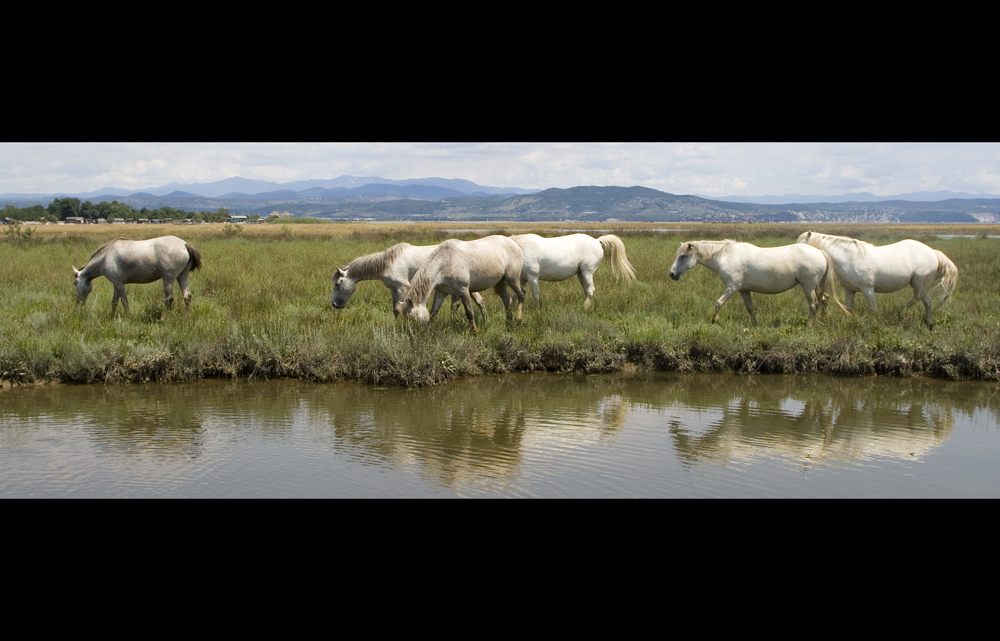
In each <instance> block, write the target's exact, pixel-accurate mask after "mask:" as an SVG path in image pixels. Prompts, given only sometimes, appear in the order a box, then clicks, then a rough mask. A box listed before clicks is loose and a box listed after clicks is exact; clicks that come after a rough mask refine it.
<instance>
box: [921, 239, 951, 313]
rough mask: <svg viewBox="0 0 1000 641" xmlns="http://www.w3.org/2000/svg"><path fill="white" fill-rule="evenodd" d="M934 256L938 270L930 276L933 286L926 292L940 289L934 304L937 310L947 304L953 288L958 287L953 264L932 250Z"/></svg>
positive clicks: (942, 253)
mask: <svg viewBox="0 0 1000 641" xmlns="http://www.w3.org/2000/svg"><path fill="white" fill-rule="evenodd" d="M934 254H935V255H936V256H937V261H938V268H937V271H936V272H935V273H934V276H932V281H933V282H934V284H933V285H932V286H931V287H930V288H928V290H927V291H928V292H930V291H931V289H934V288H935V287H940V288H941V289H942V290H943V292H944V293H943V294H941V298H939V299H938V301H937V303H935V304H934V309H935V310H937V308H938V307H941V306H942V305H944V304H945V303H947V302H948V299H949V298H951V295H952V294H953V293H954V292H955V287H956V286H957V285H958V267H956V266H955V263H953V262H951V259H950V258H948V257H947V256H945V255H944V252H941V251H938V250H936V249H935V250H934Z"/></svg>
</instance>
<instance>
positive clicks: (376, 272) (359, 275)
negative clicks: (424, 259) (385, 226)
mask: <svg viewBox="0 0 1000 641" xmlns="http://www.w3.org/2000/svg"><path fill="white" fill-rule="evenodd" d="M409 247H411V245H410V244H409V243H399V244H398V245H393V246H392V247H390V248H389V249H386V250H385V251H380V252H375V253H373V254H368V255H366V256H360V257H358V258H355V259H354V260H352V261H351V262H350V263H348V264H347V267H344V271H345V272H347V273H348V274H350V275H351V278H355V279H365V278H372V277H378V276H381V275H382V274H383V273H384V272H385V270H386V269H388V268H389V266H390V265H392V263H393V262H394V261H395V260H396V258H398V257H399V255H400V254H401V253H403V251H404V250H405V249H407V248H409Z"/></svg>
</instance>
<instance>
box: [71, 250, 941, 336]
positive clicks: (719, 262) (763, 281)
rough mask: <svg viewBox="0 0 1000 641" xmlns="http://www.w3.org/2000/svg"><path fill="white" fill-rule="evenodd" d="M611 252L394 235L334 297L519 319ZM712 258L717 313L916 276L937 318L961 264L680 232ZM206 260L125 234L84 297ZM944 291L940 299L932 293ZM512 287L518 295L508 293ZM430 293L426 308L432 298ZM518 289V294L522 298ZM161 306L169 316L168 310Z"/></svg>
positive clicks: (621, 272) (884, 289)
mask: <svg viewBox="0 0 1000 641" xmlns="http://www.w3.org/2000/svg"><path fill="white" fill-rule="evenodd" d="M605 259H607V260H608V263H609V266H610V268H611V273H612V275H613V276H614V278H615V279H616V280H619V281H625V282H631V281H634V280H635V270H634V269H633V268H632V265H631V264H630V263H629V261H628V258H627V256H626V253H625V245H624V243H622V241H621V239H620V238H619V237H618V236H615V235H613V234H608V235H605V236H601V237H600V238H594V237H592V236H589V235H587V234H570V235H568V236H558V237H555V238H543V237H541V236H538V235H537V234H520V235H515V236H499V235H496V236H487V237H485V238H480V239H477V240H470V241H463V240H457V239H451V240H446V241H444V242H443V243H441V244H439V245H429V246H422V247H418V246H413V245H410V244H408V243H400V244H397V245H393V246H392V247H390V248H388V249H386V250H385V251H382V252H376V253H374V254H368V255H366V256H361V257H358V258H355V259H354V260H353V261H351V262H350V263H348V264H347V265H345V266H344V267H340V268H338V269H337V271H336V272H335V273H334V274H333V276H332V280H333V284H334V290H333V298H332V301H331V302H332V305H333V307H335V308H337V309H343V308H344V307H346V306H347V301H348V300H349V299H350V297H351V294H353V293H354V290H355V288H356V286H357V283H358V282H360V281H364V280H381V281H382V283H383V284H384V285H385V286H386V287H387V288H389V290H390V292H391V293H392V308H393V312H394V313H395V314H396V315H401V316H403V317H404V318H410V319H414V320H417V321H421V322H427V321H429V320H430V319H431V318H433V317H434V316H435V315H436V314H437V312H438V310H439V309H440V307H441V305H442V303H443V302H444V299H445V298H447V297H448V296H451V297H452V304H453V308H454V307H457V306H458V305H459V304H461V305H463V306H464V308H465V314H466V317H467V318H468V319H469V322H470V323H471V325H472V331H473V332H477V331H478V326H477V325H476V320H475V315H474V314H473V311H472V304H473V303H475V304H476V305H477V306H478V307H479V309H480V310H481V312H482V314H483V317H484V318H485V317H486V307H485V305H484V304H483V298H482V296H481V295H480V294H479V292H482V291H486V290H488V289H490V288H492V289H493V290H494V291H495V292H496V293H497V295H498V296H500V299H501V300H502V301H503V304H504V308H505V309H506V312H507V320H508V321H510V320H512V319H513V318H514V317H515V316H516V318H517V319H518V320H520V319H521V314H522V306H523V304H524V298H525V287H526V286H529V287H530V288H531V293H532V295H533V296H534V298H535V302H536V304H537V305H538V306H539V307H541V304H542V302H541V296H540V294H539V288H538V282H539V281H561V280H566V279H568V278H572V277H573V276H576V277H577V278H578V279H579V281H580V286H581V287H582V288H583V294H584V306H585V307H589V306H590V305H591V303H592V301H593V297H594V291H595V287H594V272H595V271H596V270H597V268H598V267H599V266H600V265H601V263H602V262H603V261H604V260H605ZM699 264H701V265H704V266H705V267H707V268H708V269H710V270H712V271H713V272H715V273H716V274H717V275H718V276H719V278H721V279H722V282H723V284H724V285H725V289H724V290H723V292H722V296H720V297H719V299H718V300H716V301H715V313H714V315H713V316H712V322H713V323H714V322H716V321H718V319H719V310H720V309H721V308H722V305H723V304H725V302H726V301H727V300H728V299H729V298H730V297H731V296H732V295H733V294H735V293H736V292H739V293H740V295H741V296H742V297H743V302H744V303H745V304H746V308H747V311H748V312H749V313H750V319H751V321H752V322H753V324H754V325H757V316H756V314H755V313H754V309H753V302H752V300H751V297H750V294H751V293H752V292H753V293H759V294H777V293H780V292H784V291H787V290H789V289H792V288H794V287H796V286H799V287H801V288H802V291H803V293H804V294H805V297H806V302H807V303H808V305H809V318H808V321H807V322H808V323H811V322H812V320H813V318H814V317H815V315H816V311H817V310H818V309H819V310H822V309H825V305H826V303H827V301H829V300H830V299H832V300H833V301H834V302H835V303H836V304H837V305H838V306H839V307H840V308H841V310H843V311H844V313H846V314H850V313H851V311H850V310H851V307H852V306H853V303H854V295H855V294H856V293H858V292H860V293H861V294H862V295H863V296H864V297H865V300H866V301H867V302H868V304H869V306H871V308H872V309H877V304H876V301H875V294H876V293H888V292H895V291H899V290H901V289H903V288H904V287H906V286H910V287H911V288H912V289H913V299H912V300H911V301H910V302H909V303H907V308H909V307H910V306H911V305H914V304H915V303H917V302H918V301H919V302H923V304H924V308H925V310H926V313H925V316H924V323H925V324H926V325H927V327H928V329H933V328H934V320H933V315H932V312H933V311H934V310H936V309H938V308H939V307H940V306H941V305H943V304H944V303H945V302H947V301H948V299H949V298H950V297H951V295H952V293H953V292H954V291H955V286H956V284H957V282H958V269H957V268H956V267H955V264H954V263H953V262H952V261H951V260H950V259H949V258H948V257H947V256H945V255H944V254H943V253H942V252H940V251H937V250H935V249H931V248H930V247H928V246H927V245H925V244H923V243H921V242H918V241H915V240H903V241H900V242H898V243H894V244H891V245H884V246H875V245H872V244H870V243H867V242H865V241H862V240H857V239H854V238H847V237H844V236H832V235H829V234H820V233H817V232H812V231H808V232H805V233H803V234H802V235H801V236H799V238H798V240H797V242H795V243H793V244H791V245H784V246H781V247H757V246H755V245H752V244H750V243H744V242H736V241H733V240H722V241H715V240H699V241H688V242H683V243H681V246H680V248H679V249H678V250H677V256H676V258H675V260H674V263H673V265H672V266H671V267H670V277H671V278H672V279H674V280H679V279H680V278H681V276H682V275H683V274H684V273H685V272H687V271H688V270H689V269H691V268H693V267H695V266H696V265H699ZM199 267H201V255H200V254H199V253H198V250H197V249H195V248H194V247H193V246H192V245H191V244H190V243H187V242H185V241H183V240H181V239H180V238H177V237H176V236H162V237H159V238H152V239H149V240H139V241H135V240H127V239H124V238H117V239H115V240H112V241H110V242H108V243H106V244H104V245H102V246H101V247H100V248H99V249H98V250H97V251H95V252H94V254H93V255H92V256H91V257H90V260H89V261H88V262H87V264H86V265H85V266H84V267H83V269H80V270H77V269H76V268H75V267H74V268H73V274H74V278H75V280H74V282H75V285H76V291H77V300H78V301H79V302H80V303H83V302H85V301H86V299H87V295H88V294H89V293H90V291H91V281H92V280H93V279H94V278H97V277H100V276H104V277H105V278H107V279H108V280H110V281H111V283H112V285H113V286H114V290H115V293H114V298H113V299H112V302H111V308H112V312H114V310H115V309H116V307H117V305H118V301H119V299H121V301H122V303H123V305H124V307H125V309H126V310H128V297H127V296H126V293H125V284H126V283H152V282H155V281H157V280H162V281H163V293H164V298H165V310H164V315H165V314H166V310H169V309H170V306H171V304H172V302H173V287H174V282H177V283H178V284H180V286H181V290H182V295H183V298H184V303H185V306H186V307H188V308H190V306H191V291H190V290H189V289H188V284H187V277H188V274H189V273H190V272H191V270H193V269H198V268H199ZM835 281H839V282H840V284H841V286H842V287H843V288H844V291H845V292H846V305H845V304H844V303H842V302H841V301H840V299H839V297H838V296H837V290H836V286H835ZM938 289H940V290H941V294H940V296H939V297H938V300H937V302H936V303H933V301H932V296H931V293H932V292H935V291H936V290H938ZM512 294H513V295H512ZM431 295H433V296H434V301H433V303H432V305H431V309H430V311H428V310H427V302H428V300H429V299H430V297H431ZM515 299H516V302H515ZM162 318H163V316H161V319H162Z"/></svg>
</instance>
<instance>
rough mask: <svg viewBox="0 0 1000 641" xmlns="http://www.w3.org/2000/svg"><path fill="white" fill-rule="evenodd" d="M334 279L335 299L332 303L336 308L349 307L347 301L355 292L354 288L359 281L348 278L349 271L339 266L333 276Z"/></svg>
mask: <svg viewBox="0 0 1000 641" xmlns="http://www.w3.org/2000/svg"><path fill="white" fill-rule="evenodd" d="M331 280H332V281H333V300H332V301H331V304H332V305H333V306H334V308H336V309H344V308H345V307H347V301H348V300H349V299H350V298H351V294H353V293H354V288H355V287H357V285H358V283H357V281H355V280H353V279H351V278H348V277H347V272H346V271H345V270H344V269H342V268H339V267H338V268H337V271H336V272H334V274H333V276H332V277H331Z"/></svg>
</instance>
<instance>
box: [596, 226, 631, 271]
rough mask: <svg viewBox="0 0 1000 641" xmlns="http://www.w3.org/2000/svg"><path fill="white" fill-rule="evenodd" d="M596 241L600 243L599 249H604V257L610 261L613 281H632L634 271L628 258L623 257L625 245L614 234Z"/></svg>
mask: <svg viewBox="0 0 1000 641" xmlns="http://www.w3.org/2000/svg"><path fill="white" fill-rule="evenodd" d="M597 240H598V241H599V242H600V243H601V248H602V249H604V255H605V256H606V257H607V258H608V260H610V261H611V274H612V276H614V277H615V280H624V281H627V282H630V283H631V282H632V281H634V280H635V270H634V269H632V264H631V263H630V262H628V257H627V256H626V255H625V243H623V242H622V239H621V238H619V237H618V236H615V235H614V234H608V235H607V236H601V237H600V238H598V239H597Z"/></svg>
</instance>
